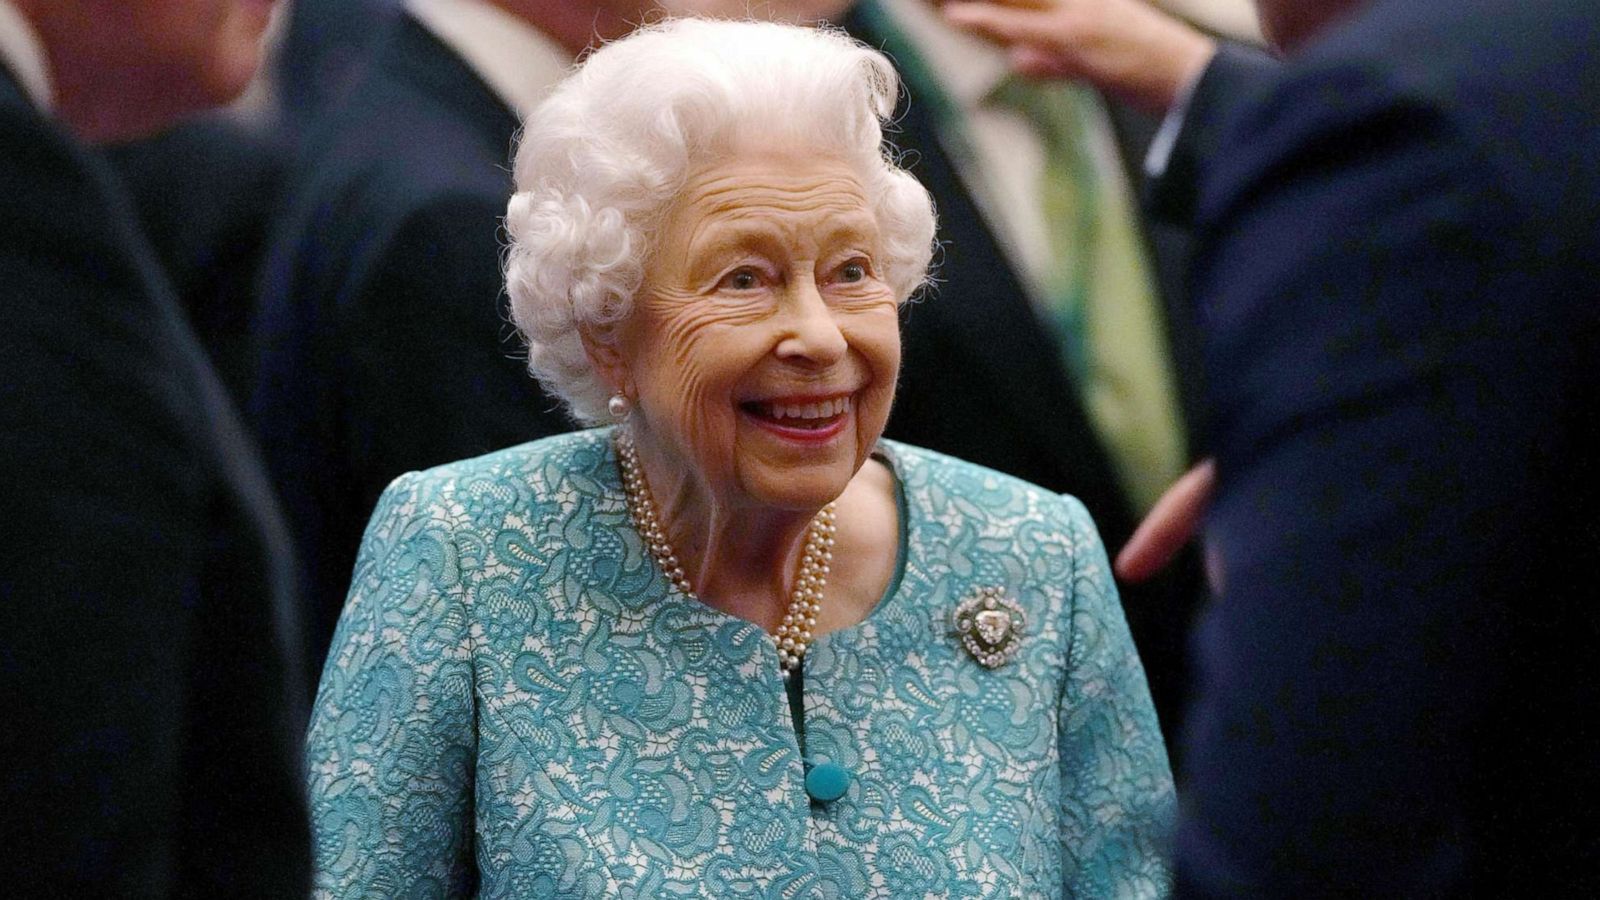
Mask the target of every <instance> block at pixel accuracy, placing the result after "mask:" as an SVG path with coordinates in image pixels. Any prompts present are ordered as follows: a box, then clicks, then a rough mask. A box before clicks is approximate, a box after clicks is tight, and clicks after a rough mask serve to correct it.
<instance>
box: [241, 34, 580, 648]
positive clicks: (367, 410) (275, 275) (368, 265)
mask: <svg viewBox="0 0 1600 900" xmlns="http://www.w3.org/2000/svg"><path fill="white" fill-rule="evenodd" d="M517 125H518V123H517V119H516V117H515V116H514V115H513V114H512V112H511V111H510V110H509V109H507V108H506V107H505V105H504V104H503V103H502V102H501V101H500V100H499V99H498V98H497V97H496V96H495V95H494V94H493V93H492V92H491V91H490V89H489V88H488V86H487V85H485V84H484V83H483V82H482V81H481V80H479V78H478V76H477V75H475V74H474V73H473V72H472V71H471V70H470V69H469V68H468V67H467V66H466V64H465V63H464V62H463V61H462V60H461V59H460V58H459V57H457V56H456V55H455V53H454V52H453V51H451V50H449V49H448V48H446V47H445V45H444V44H442V43H440V42H439V41H438V40H437V39H435V38H434V37H433V35H432V34H431V33H429V32H428V31H427V30H426V29H424V28H423V27H422V26H421V25H420V24H418V23H417V22H416V21H415V20H413V19H411V18H409V17H403V18H402V20H401V21H400V22H399V23H398V24H397V26H396V28H395V29H394V31H393V32H392V33H391V34H390V35H389V38H388V42H387V43H386V45H385V46H384V47H382V48H380V50H379V51H378V55H377V56H376V57H374V59H373V62H372V69H371V71H370V72H368V73H367V77H366V78H365V79H364V81H363V82H362V83H361V84H360V85H358V86H357V87H356V89H355V91H354V92H353V93H352V95H351V96H350V97H349V99H348V102H347V103H346V104H344V105H343V106H341V107H338V108H336V109H334V110H332V111H331V112H330V114H329V116H328V117H327V118H326V119H325V120H324V121H323V122H322V123H321V125H320V126H319V128H318V129H317V131H316V132H315V133H314V134H313V135H312V137H311V138H310V145H309V146H308V148H307V149H306V151H305V153H304V155H303V156H302V158H301V159H300V161H299V163H298V164H297V166H296V169H297V171H298V172H300V173H302V177H301V180H299V181H298V182H297V183H295V184H294V185H293V186H292V187H291V188H290V191H289V199H288V203H287V206H286V208H285V211H284V213H283V216H282V219H281V221H280V222H279V223H278V228H277V231H276V236H275V237H274V239H273V246H272V249H271V250H270V251H269V255H268V262H267V266H266V271H265V276H264V279H263V283H262V297H261V310H260V317H259V321H260V329H259V337H260V338H261V340H262V342H263V353H264V357H263V359H264V363H263V369H262V380H261V383H260V386H259V388H258V391H257V394H256V397H255V404H254V410H253V411H254V412H255V414H256V415H257V418H258V427H259V429H260V431H261V434H262V440H263V443H264V445H265V447H266V449H267V454H268V462H269V465H270V466H271V468H272V471H273V474H274V475H275V476H276V478H277V479H278V483H279V486H280V488H281V489H282V491H283V494H284V498H285V501H286V503H287V504H288V508H289V513H290V517H291V520H292V524H293V527H294V529H295V532H296V537H297V539H298V541H299V545H300V547H301V548H302V550H303V553H302V557H303V559H304V560H305V563H306V566H307V573H308V582H307V585H306V587H307V592H308V596H309V598H310V604H311V609H310V613H309V615H308V617H307V618H308V621H309V625H310V627H309V629H308V632H309V633H308V639H309V640H310V642H311V645H310V652H311V654H312V658H313V659H317V660H320V659H321V658H322V655H323V654H324V653H325V652H326V649H327V643H328V640H329V639H330V638H331V637H332V634H333V626H334V623H335V621H336V619H337V617H338V613H339V610H340V608H341V607H342V606H343V603H344V596H345V592H346V589H347V588H348V587H349V584H350V571H351V568H352V567H353V566H354V564H355V557H356V550H357V547H358V545H359V543H360V540H361V533H362V529H363V528H364V527H365V525H366V521H367V517H368V516H369V515H371V512H372V507H373V505H374V504H375V503H376V502H377V498H378V495H379V493H381V492H382V490H383V488H384V486H385V485H387V484H388V483H389V481H390V480H392V479H393V478H395V477H396V476H398V475H400V474H402V473H404V472H407V471H410V470H413V469H420V468H425V467H428V466H433V465H437V464H440V463H444V462H448V461H451V460H456V459H462V458H465V457H470V456H477V455H479V454H482V453H485V452H488V451H490V450H495V449H498V448H501V447H505V446H510V445H512V444H517V443H521V442H523V441H527V440H531V439H533V438H536V437H540V436H543V435H547V434H552V433H555V432H558V431H562V430H566V429H569V428H571V427H572V426H571V423H570V422H569V421H568V420H567V418H566V416H565V415H564V414H563V413H562V412H560V411H558V409H557V405H556V403H555V402H554V401H553V400H551V399H549V398H548V397H546V396H545V395H544V394H543V393H542V392H541V391H540V390H539V389H538V385H537V384H536V383H535V382H534V380H533V379H532V377H531V376H529V375H528V374H527V372H526V368H525V362H526V361H525V358H524V351H523V349H522V345H521V342H520V340H519V339H518V338H516V337H515V335H514V333H513V330H512V328H511V326H510V325H509V324H508V319H507V318H506V311H505V309H504V304H503V303H502V294H503V291H502V289H501V275H500V248H501V245H502V242H503V238H502V236H501V232H500V220H501V217H502V216H503V215H504V214H505V206H506V201H507V200H508V199H510V196H511V176H510V174H509V166H510V159H511V149H512V136H513V134H514V132H515V131H516V129H517Z"/></svg>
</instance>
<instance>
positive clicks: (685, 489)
mask: <svg viewBox="0 0 1600 900" xmlns="http://www.w3.org/2000/svg"><path fill="white" fill-rule="evenodd" d="M638 454H639V462H640V465H641V466H642V467H643V469H644V474H645V480H646V483H647V485H648V488H649V491H650V495H651V498H652V499H653V500H654V502H655V508H656V515H657V517H658V518H659V520H660V524H661V528H662V529H663V530H664V531H665V533H666V535H667V540H668V542H669V543H670V544H671V545H672V551H673V553H674V554H675V555H676V556H677V557H678V562H679V564H680V565H681V566H682V567H683V570H684V572H685V573H686V574H687V575H688V577H689V583H690V584H691V585H692V586H693V587H694V591H695V593H696V594H697V595H698V596H699V597H700V599H701V601H702V602H704V603H706V604H707V605H709V606H712V607H715V608H716V609H720V610H722V611H723V612H726V613H728V614H730V615H734V616H738V617H739V618H741V619H745V620H747V621H750V622H754V623H756V624H757V625H760V626H761V627H762V628H764V629H766V630H768V631H769V632H770V631H773V630H775V629H776V628H777V626H778V623H779V622H781V621H782V620H783V615H784V613H785V612H786V611H787V609H788V604H789V594H790V591H791V590H792V588H793V586H794V579H795V575H796V572H797V571H798V569H799V564H800V559H801V556H802V554H803V553H804V551H805V544H806V538H807V537H808V535H809V533H810V528H811V522H812V520H813V519H814V518H815V517H816V515H817V512H818V510H790V509H777V508H772V507H760V506H755V505H740V506H735V505H733V504H730V503H726V502H722V501H721V500H720V499H719V498H718V497H716V495H715V494H714V493H713V492H712V491H710V490H709V489H708V488H707V487H706V485H705V484H704V483H703V482H702V481H701V480H700V479H698V478H697V477H695V475H694V474H693V473H692V472H690V471H688V470H687V469H686V468H685V467H682V466H676V465H672V464H671V463H670V462H668V461H667V460H666V459H665V458H664V454H663V453H661V452H659V451H658V450H656V449H655V448H653V447H651V446H650V444H649V443H648V442H645V441H641V442H640V443H639V445H638Z"/></svg>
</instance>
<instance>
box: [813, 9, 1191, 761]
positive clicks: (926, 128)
mask: <svg viewBox="0 0 1600 900" xmlns="http://www.w3.org/2000/svg"><path fill="white" fill-rule="evenodd" d="M871 2H872V0H867V2H864V3H861V4H858V5H857V6H855V7H853V8H852V10H851V11H850V13H849V14H848V15H846V16H845V17H844V18H843V19H842V20H841V22H840V24H841V25H843V26H844V27H845V28H846V29H847V30H848V31H849V32H850V33H851V34H852V35H854V36H855V37H856V38H858V39H860V40H862V41H864V42H865V43H867V44H869V45H871V46H873V47H883V46H884V36H883V35H882V34H880V33H879V30H878V29H877V27H876V26H875V22H876V21H877V20H878V19H879V18H880V17H881V16H882V13H878V14H876V15H872V14H869V13H870V11H868V10H866V9H865V7H867V6H868V5H870V4H871ZM890 55H891V56H893V55H894V54H893V50H892V49H891V51H890ZM900 69H901V73H902V75H903V76H904V77H905V78H906V91H905V92H904V93H903V95H902V102H901V104H900V106H899V108H897V109H896V110H895V114H894V119H895V125H894V127H893V128H892V129H891V130H890V132H889V135H888V137H889V139H890V140H891V141H892V143H893V144H894V145H895V147H896V148H897V149H898V150H899V151H900V152H901V153H903V154H904V165H906V166H907V167H908V168H909V170H910V171H911V173H912V174H913V175H915V176H916V177H917V179H918V180H919V181H921V182H922V183H923V185H925V186H926V187H927V188H928V190H929V192H931V193H932V195H933V201H934V206H935V209H936V210H937V211H938V215H939V233H938V241H939V247H940V250H939V254H938V256H937V257H936V259H935V263H936V269H935V271H934V272H933V277H934V280H935V287H934V288H933V290H932V291H931V292H930V294H929V295H928V296H927V297H926V298H924V299H921V300H913V301H912V302H911V303H909V304H907V306H906V309H905V313H904V317H903V328H902V336H903V342H904V350H903V354H902V359H903V363H902V369H901V377H900V386H899V389H898V390H897V392H896V394H895V405H894V412H893V414H892V415H891V416H890V419H889V427H888V432H887V434H888V436H889V437H892V438H895V439H897V440H901V441H905V442H907V443H911V444H916V445H919V446H923V447H927V448H929V449H933V450H938V451H941V452H944V453H949V454H951V455H953V456H956V457H958V458H960V459H964V460H967V461H969V462H974V463H977V464H979V465H983V466H988V467H991V468H995V469H999V470H1001V471H1003V472H1006V473H1008V474H1011V475H1016V476H1017V477H1019V478H1023V479H1026V480H1027V481H1031V482H1033V483H1035V484H1038V485H1040V486H1042V487H1045V488H1048V489H1050V490H1052V491H1057V492H1064V493H1071V494H1073V495H1074V496H1076V497H1078V498H1079V499H1080V500H1082V501H1083V503H1084V505H1085V506H1087V507H1088V508H1089V512H1090V513H1091V514H1092V515H1093V516H1094V520H1095V523H1096V524H1097V525H1098V526H1099V528H1100V533H1101V535H1102V536H1103V537H1104V539H1105V542H1106V546H1107V547H1108V548H1109V549H1110V550H1111V552H1112V553H1113V554H1115V553H1116V552H1117V551H1118V550H1120V549H1121V548H1122V545H1123V544H1124V543H1126V542H1127V539H1128V538H1129V537H1130V536H1131V535H1132V533H1133V529H1134V527H1135V526H1136V525H1137V524H1138V520H1139V513H1138V511H1136V510H1135V509H1134V506H1133V503H1132V501H1131V500H1130V499H1129V498H1128V496H1127V495H1126V494H1125V493H1124V492H1123V490H1122V487H1121V485H1120V483H1119V478H1118V476H1117V473H1116V471H1115V468H1114V467H1113V465H1112V462H1111V459H1110V456H1109V455H1108V451H1107V449H1106V446H1105V444H1104V442H1103V441H1102V440H1101V438H1100V437H1099V435H1098V434H1097V433H1096V430H1095V427H1094V425H1093V423H1092V422H1091V420H1090V418H1089V415H1088V413H1087V412H1086V410H1085V407H1084V403H1083V400H1082V392H1081V391H1080V389H1079V385H1077V384H1075V383H1074V382H1073V380H1072V376H1071V375H1070V374H1069V373H1068V371H1067V367H1066V366H1065V364H1064V363H1063V362H1062V354H1061V347H1060V344H1059V339H1058V338H1057V337H1056V335H1055V334H1054V333H1053V331H1052V329H1051V327H1050V326H1049V325H1048V324H1046V323H1045V322H1044V321H1043V320H1042V319H1041V318H1040V314H1039V312H1038V311H1037V310H1036V309H1035V308H1034V304H1033V302H1032V301H1031V300H1030V298H1029V295H1028V292H1027V290H1026V289H1025V288H1024V286H1023V279H1022V276H1021V274H1020V273H1019V272H1018V271H1017V270H1016V268H1015V267H1014V266H1013V265H1012V263H1011V262H1010V260H1009V259H1008V258H1007V255H1006V253H1005V251H1004V250H1003V249H1002V248H1001V245H1000V242H999V240H998V239H997V237H996V235H995V232H994V230H993V229H992V228H991V227H990V226H989V224H988V223H986V222H985V220H984V218H983V215H982V214H981V212H980V210H979V205H978V202H977V201H976V200H975V198H974V196H973V195H972V193H971V192H970V191H969V190H968V187H967V185H966V183H965V182H964V181H963V176H962V173H961V172H960V171H958V167H957V165H956V162H955V160H954V159H953V157H952V154H951V152H950V150H949V144H948V141H947V138H948V136H947V135H945V134H943V133H942V132H941V128H940V126H939V122H938V119H937V117H936V115H935V114H934V110H933V108H932V107H933V104H932V103H930V102H928V98H926V97H924V96H922V95H923V92H924V91H926V90H928V88H927V86H926V85H922V84H919V83H918V81H917V79H916V78H915V77H914V76H915V73H914V72H913V71H912V70H910V69H909V68H908V67H907V66H905V65H903V64H902V65H901V66H900ZM1111 112H1112V120H1113V125H1114V126H1115V128H1116V131H1117V138H1118V141H1119V145H1120V149H1121V150H1122V155H1123V159H1124V162H1125V163H1126V165H1127V167H1128V171H1129V175H1130V177H1131V178H1132V179H1133V181H1134V184H1135V185H1138V184H1139V181H1140V179H1141V177H1142V172H1143V167H1142V160H1143V158H1144V153H1145V149H1146V148H1147V147H1148V145H1149V142H1150V139H1151V137H1152V135H1153V134H1154V131H1155V125H1156V123H1155V122H1152V121H1149V120H1148V119H1146V118H1144V117H1141V116H1139V115H1138V114H1136V113H1134V112H1133V111H1131V110H1128V109H1126V108H1123V107H1119V106H1116V105H1114V104H1113V105H1112V106H1111ZM1144 225H1145V237H1146V239H1147V241H1148V246H1149V250H1150V259H1151V262H1152V263H1153V266H1154V269H1155V273H1154V274H1155V275H1156V279H1157V282H1158V287H1159V288H1160V293H1161V296H1162V298H1163V302H1164V304H1165V306H1166V308H1167V310H1168V314H1167V319H1168V323H1169V326H1170V328H1169V333H1168V335H1167V339H1168V348H1169V352H1170V353H1171V359H1172V364H1173V370H1174V372H1175V375H1176V382H1177V385H1178V388H1179V392H1180V400H1181V401H1182V404H1183V413H1184V418H1185V420H1186V421H1185V427H1187V423H1188V422H1193V421H1195V416H1194V408H1195V407H1194V403H1195V402H1196V399H1197V398H1198V395H1199V393H1198V392H1199V390H1200V367H1199V365H1198V361H1197V358H1196V356H1195V353H1196V350H1195V347H1194V345H1193V343H1192V336H1191V334H1190V333H1189V332H1188V331H1187V330H1186V329H1185V328H1184V325H1185V324H1186V323H1188V322H1189V321H1190V318H1189V316H1188V314H1187V307H1186V301H1185V294H1184V291H1183V279H1184V273H1185V271H1186V267H1187V265H1188V260H1189V257H1188V252H1189V250H1188V241H1189V236H1188V234H1187V232H1186V230H1185V229H1184V228H1183V227H1179V226H1174V225H1171V224H1168V223H1166V222H1160V221H1149V222H1146V223H1144ZM1175 310H1176V311H1178V313H1177V314H1175V313H1174V312H1173V311H1175ZM1189 443H1190V445H1191V446H1194V444H1195V443H1196V442H1195V441H1194V439H1193V435H1192V433H1191V434H1190V440H1189ZM1118 590H1119V591H1120V592H1121V595H1122V603H1123V608H1124V611H1125V613H1126V615H1127V618H1128V625H1129V627H1130V628H1131V629H1132V631H1133V637H1134V643H1135V644H1136V645H1137V646H1138V648H1139V655H1140V657H1141V658H1142V659H1143V660H1144V665H1145V670H1146V674H1147V676H1148V678H1149V681H1150V692H1151V694H1152V695H1153V696H1154V698H1155V703H1156V710H1157V712H1158V713H1159V714H1160V716H1161V722H1162V726H1163V729H1164V730H1165V732H1166V734H1167V735H1168V736H1169V744H1172V741H1171V737H1172V736H1174V735H1175V734H1176V728H1177V725H1178V723H1179V722H1180V721H1181V718H1182V710H1183V704H1184V695H1185V690H1186V687H1187V685H1188V672H1187V666H1186V663H1185V657H1186V653H1187V646H1188V634H1189V624H1190V622H1191V620H1192V619H1193V616H1194V613H1195V610H1196V609H1197V608H1198V606H1199V605H1200V603H1201V601H1202V599H1203V596H1204V592H1203V586H1202V583H1201V578H1200V574H1199V565H1198V563H1197V561H1196V558H1195V557H1194V555H1193V554H1185V555H1183V556H1182V557H1180V559H1179V560H1178V561H1177V562H1176V563H1175V564H1174V566H1173V567H1172V569H1171V571H1169V572H1168V573H1167V574H1165V575H1163V576H1162V577H1160V578H1158V579H1156V580H1155V581H1153V582H1151V583H1149V584H1145V585H1128V584H1119V585H1118ZM1174 746H1175V745H1174Z"/></svg>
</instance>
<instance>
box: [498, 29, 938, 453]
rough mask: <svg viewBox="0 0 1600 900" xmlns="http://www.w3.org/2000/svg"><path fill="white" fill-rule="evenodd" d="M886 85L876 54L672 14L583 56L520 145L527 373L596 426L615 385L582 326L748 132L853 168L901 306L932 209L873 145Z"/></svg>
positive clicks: (510, 262) (615, 293) (619, 313)
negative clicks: (689, 185) (682, 200)
mask: <svg viewBox="0 0 1600 900" xmlns="http://www.w3.org/2000/svg"><path fill="white" fill-rule="evenodd" d="M898 91H899V79H898V78H897V77H896V75H895V72H894V68H893V66H891V65H890V63H889V61H888V60H887V59H885V58H884V57H883V55H882V54H879V53H877V52H876V51H873V50H872V49H870V48H868V47H866V46H864V45H862V44H860V43H858V42H856V41H855V40H853V39H851V38H849V37H847V36H845V35H844V34H843V33H841V32H837V31H832V30H826V29H814V28H802V27H797V26H791V25H779V24H773V23H762V22H730V21H713V20H703V19H668V20H666V21H663V22H660V23H658V24H655V25H652V26H649V27H646V28H643V29H641V30H639V31H637V32H635V33H634V34H632V35H630V36H628V37H626V38H623V39H621V40H618V41H615V42H613V43H610V44H607V45H606V46H604V47H602V48H600V49H599V50H597V51H595V52H594V53H593V54H592V55H591V56H589V58H588V60H587V61H585V62H584V63H583V65H582V66H581V67H580V68H578V69H577V70H576V71H574V72H573V74H572V75H570V76H569V77H568V78H567V79H566V80H565V81H563V82H562V83H561V84H560V85H559V86H558V87H557V88H556V89H555V91H554V92H553V93H552V94H551V95H550V97H549V98H548V99H546V100H545V101H544V103H542V104H541V105H540V106H539V107H538V109H536V110H535V111H534V112H533V114H532V115H531V116H530V117H529V118H528V120H527V122H526V123H525V124H524V126H523V134H522V138H521V142H520V144H519V145H518V148H517V153H516V165H515V169H514V173H513V174H514V177H515V182H516V193H514V194H513V195H512V197H511V202H510V204H509V205H508V207H507V210H506V230H507V232H508V234H509V235H510V247H509V252H508V253H507V256H506V290H507V292H508V293H509V294H510V298H511V316H512V320H513V321H514V322H515V323H516V325H517V327H518V328H519V329H520V330H521V332H522V334H523V337H524V339H525V340H526V341H527V343H528V370H529V371H530V372H532V373H533V375H534V377H536V378H538V379H539V382H540V383H541V384H543V385H544V387H545V389H546V390H547V391H549V392H550V393H551V394H552V395H554V396H556V397H559V398H560V399H561V400H563V401H564V402H565V403H566V404H567V406H568V408H569V409H570V411H571V413H572V415H573V417H574V418H576V419H577V420H578V421H580V422H583V423H586V424H596V423H599V422H601V421H604V420H605V419H606V413H605V409H606V400H607V398H608V397H609V395H610V392H611V389H610V388H609V387H608V386H607V385H606V383H605V382H604V381H603V380H602V379H601V378H600V376H599V375H598V374H597V373H596V372H595V370H594V368H593V366H592V365H591V363H590V361H589V358H588V355H587V354H586V353H585V352H584V347H583V339H582V334H583V333H584V332H585V331H587V333H588V334H590V335H591V336H592V337H593V338H594V339H596V340H606V339H608V337H609V335H610V331H611V328H612V326H614V325H615V324H616V323H618V322H620V321H622V320H623V319H625V318H627V316H628V315H629V314H630V313H631V312H632V309H633V298H634V294H635V293H636V292H637V291H638V290H639V286H640V284H641V283H642V282H643V280H644V270H645V266H646V264H647V263H648V261H649V257H650V253H651V250H652V249H653V237H654V230H655V228H656V226H657V225H658V224H659V222H660V220H661V218H662V216H663V215H664V214H665V212H666V210H667V208H668V207H669V206H670V204H671V202H672V201H673V199H674V198H675V197H676V196H677V194H678V193H679V192H680V191H681V190H682V188H683V185H684V184H685V182H686V181H687V179H688V176H689V175H690V174H691V172H692V170H693V169H694V167H695V166H697V165H703V164H705V163H706V162H707V161H709V160H712V159H715V158H716V154H718V153H720V152H725V150H726V148H727V147H728V146H729V145H730V144H731V143H732V140H733V139H734V138H736V137H739V136H745V135H750V134H761V135H763V136H766V137H774V138H777V139H779V140H781V141H783V142H785V143H786V144H789V145H791V146H794V147H796V148H800V149H804V150H809V149H812V148H815V149H816V150H817V151H818V152H826V153H829V154H831V155H834V156H837V157H841V158H843V159H845V160H847V161H849V162H850V163H852V164H853V165H854V166H855V168H856V171H857V172H858V174H859V176H860V177H861V179H862V186H863V187H864V188H865V189H866V192H867V197H868V202H869V203H870V204H871V205H872V207H873V209H874V212H875V213H876V215H877V218H878V227H879V231H880V233H881V235H882V238H883V242H884V253H885V258H884V259H883V260H882V271H883V273H884V278H885V281H887V282H888V284H889V286H890V287H891V288H892V289H893V290H894V292H895V296H896V298H897V299H898V300H899V301H900V302H904V301H905V300H906V299H907V298H908V297H910V296H911V294H912V292H913V291H915V290H916V289H917V288H918V287H919V286H920V285H921V284H922V282H923V280H924V279H925V278H926V277H927V269H928V263H929V260H930V258H931V255H932V251H933V234H934V214H933V205H932V201H931V199H930V198H929V195H928V192H927V190H926V189H925V188H924V187H923V186H922V185H921V184H920V183H918V182H917V181H916V179H915V178H913V177H912V176H911V175H910V174H909V173H908V172H906V171H904V170H902V169H900V168H899V167H898V166H897V165H896V164H895V161H894V159H893V158H892V157H891V156H890V154H889V151H888V150H887V149H886V148H885V147H884V143H883V123H884V122H886V121H887V120H888V117H889V115H890V113H891V112H892V111H893V109H894V103H895V98H896V96H897V92H898Z"/></svg>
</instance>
